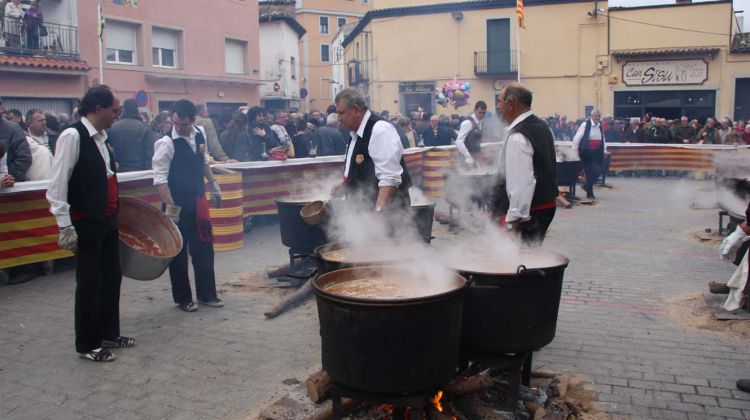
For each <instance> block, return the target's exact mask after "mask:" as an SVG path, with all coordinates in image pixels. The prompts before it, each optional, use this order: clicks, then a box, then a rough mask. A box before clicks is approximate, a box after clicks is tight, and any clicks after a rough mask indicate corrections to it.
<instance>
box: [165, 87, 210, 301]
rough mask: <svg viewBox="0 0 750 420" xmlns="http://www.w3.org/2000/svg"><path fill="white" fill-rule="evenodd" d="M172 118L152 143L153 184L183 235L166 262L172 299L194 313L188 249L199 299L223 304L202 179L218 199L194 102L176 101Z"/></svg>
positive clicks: (203, 133)
mask: <svg viewBox="0 0 750 420" xmlns="http://www.w3.org/2000/svg"><path fill="white" fill-rule="evenodd" d="M172 121H173V122H174V126H173V128H172V133H171V136H164V137H162V138H161V139H159V140H157V141H156V144H154V157H153V160H152V166H153V169H154V185H155V186H156V189H157V191H159V196H161V200H162V202H163V203H164V208H165V213H166V214H167V216H169V217H170V218H171V219H172V220H173V221H174V222H175V224H176V225H177V227H178V228H179V229H180V234H182V241H183V246H182V251H180V253H179V254H178V255H177V256H176V257H175V259H174V260H172V263H171V264H170V265H169V280H170V281H171V282H172V298H173V299H174V302H175V303H176V304H177V306H178V307H179V308H180V309H182V310H183V311H185V312H195V311H197V310H198V307H197V306H196V305H195V303H194V302H193V292H192V291H191V290H190V278H189V274H188V252H189V253H190V257H191V259H192V262H193V268H194V273H195V292H196V295H197V298H198V302H199V303H201V304H203V305H204V306H211V307H221V306H224V302H223V301H222V300H221V299H219V297H218V296H217V294H216V277H215V272H214V249H213V231H212V227H211V220H210V216H209V210H208V203H207V202H206V198H205V193H206V187H205V183H204V181H203V179H204V177H205V178H206V179H208V182H209V185H210V188H211V198H212V199H213V200H214V201H216V203H217V207H219V206H220V203H221V189H220V188H219V183H218V182H217V181H216V178H214V175H213V173H212V172H211V166H210V165H209V160H208V152H207V149H208V147H207V139H206V133H205V131H204V130H203V127H200V126H196V125H195V105H193V103H192V102H190V101H188V100H185V99H182V100H179V101H177V102H176V103H175V105H174V108H173V110H172Z"/></svg>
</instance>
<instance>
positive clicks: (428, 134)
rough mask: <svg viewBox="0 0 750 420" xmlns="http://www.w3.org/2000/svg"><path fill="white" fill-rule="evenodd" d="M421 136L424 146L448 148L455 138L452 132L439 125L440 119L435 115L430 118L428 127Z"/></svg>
mask: <svg viewBox="0 0 750 420" xmlns="http://www.w3.org/2000/svg"><path fill="white" fill-rule="evenodd" d="M421 134H422V139H424V140H423V141H424V145H425V146H448V145H450V144H451V142H452V141H453V139H454V138H455V137H456V134H455V133H454V132H453V130H451V129H450V128H449V127H447V126H444V125H440V117H438V116H437V115H433V116H431V117H430V125H429V127H425V128H424V130H422V133H421Z"/></svg>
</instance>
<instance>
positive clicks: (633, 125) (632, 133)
mask: <svg viewBox="0 0 750 420" xmlns="http://www.w3.org/2000/svg"><path fill="white" fill-rule="evenodd" d="M645 137H646V135H645V133H644V132H643V129H642V128H641V120H640V118H638V117H633V118H631V119H630V125H629V126H628V128H627V129H626V130H625V133H624V136H623V139H624V140H625V142H626V143H643V142H644V141H645Z"/></svg>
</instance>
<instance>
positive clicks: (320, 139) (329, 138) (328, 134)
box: [312, 114, 346, 156]
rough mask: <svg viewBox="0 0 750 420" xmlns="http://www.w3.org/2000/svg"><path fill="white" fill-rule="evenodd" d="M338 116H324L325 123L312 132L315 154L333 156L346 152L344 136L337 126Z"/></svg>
mask: <svg viewBox="0 0 750 420" xmlns="http://www.w3.org/2000/svg"><path fill="white" fill-rule="evenodd" d="M338 120H339V116H338V115H337V114H331V115H329V116H327V117H326V125H324V126H323V127H320V128H318V129H317V130H315V131H314V132H313V133H312V139H313V142H314V143H315V153H316V156H335V155H343V154H345V153H346V138H345V137H344V135H343V134H341V130H339V128H338Z"/></svg>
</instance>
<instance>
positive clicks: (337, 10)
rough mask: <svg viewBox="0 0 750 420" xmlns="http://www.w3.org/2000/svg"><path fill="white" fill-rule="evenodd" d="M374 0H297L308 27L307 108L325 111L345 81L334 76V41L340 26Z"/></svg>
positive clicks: (303, 49) (304, 45) (304, 55)
mask: <svg viewBox="0 0 750 420" xmlns="http://www.w3.org/2000/svg"><path fill="white" fill-rule="evenodd" d="M371 1H372V0H297V2H296V5H295V6H296V16H295V17H296V19H297V21H298V22H299V23H301V24H302V26H303V27H304V28H305V29H307V34H305V36H304V37H303V38H302V42H301V43H300V58H301V63H302V69H301V70H302V74H303V79H304V80H303V81H302V86H301V87H300V89H304V91H302V95H301V96H304V107H305V111H310V110H313V109H317V110H320V111H324V110H325V109H326V107H328V105H330V104H331V103H333V98H334V97H335V94H334V92H337V91H339V90H341V88H342V87H343V86H344V85H345V83H346V82H345V81H343V80H336V79H335V78H334V77H333V70H332V68H333V64H334V61H335V57H334V51H333V41H334V38H335V36H336V34H337V33H338V31H339V29H340V28H342V27H344V26H345V25H347V24H350V23H352V22H357V21H359V19H360V18H361V17H362V16H363V15H364V14H365V13H366V12H367V11H368V10H371V9H372V2H371Z"/></svg>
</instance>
